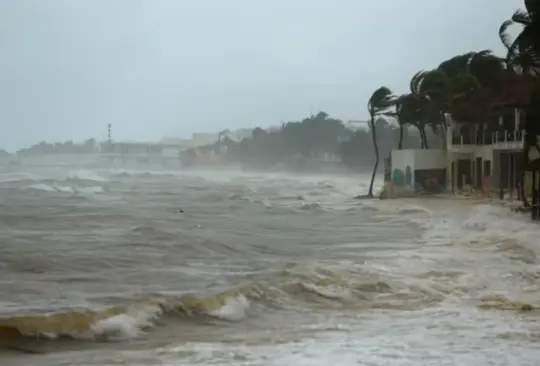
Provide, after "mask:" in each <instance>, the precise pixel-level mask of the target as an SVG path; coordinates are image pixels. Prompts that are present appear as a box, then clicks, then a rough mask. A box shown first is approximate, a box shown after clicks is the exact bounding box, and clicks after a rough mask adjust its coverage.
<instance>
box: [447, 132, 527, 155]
mask: <svg viewBox="0 0 540 366" xmlns="http://www.w3.org/2000/svg"><path fill="white" fill-rule="evenodd" d="M523 141H524V134H523V132H522V131H520V130H501V131H495V132H491V133H474V132H472V133H470V134H458V135H456V134H453V135H452V136H451V139H449V142H451V143H450V144H448V145H449V146H448V148H449V149H451V150H459V151H463V152H467V151H472V149H473V147H474V146H491V147H493V148H494V149H497V150H517V149H521V148H523Z"/></svg>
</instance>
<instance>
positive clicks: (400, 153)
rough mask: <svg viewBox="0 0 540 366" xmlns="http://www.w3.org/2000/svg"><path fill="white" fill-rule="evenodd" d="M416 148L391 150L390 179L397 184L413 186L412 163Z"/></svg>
mask: <svg viewBox="0 0 540 366" xmlns="http://www.w3.org/2000/svg"><path fill="white" fill-rule="evenodd" d="M416 151H417V150H409V149H405V150H392V181H393V182H394V184H395V185H397V186H408V187H411V188H413V187H414V163H415V152H416Z"/></svg>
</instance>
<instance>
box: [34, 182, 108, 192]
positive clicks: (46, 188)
mask: <svg viewBox="0 0 540 366" xmlns="http://www.w3.org/2000/svg"><path fill="white" fill-rule="evenodd" d="M23 189H26V190H32V191H40V192H47V193H66V194H80V195H94V194H99V193H104V192H105V191H106V189H105V188H104V187H102V186H89V187H80V186H75V185H73V186H69V185H62V184H57V183H56V184H54V183H53V184H44V183H38V184H32V185H29V186H26V187H24V188H23Z"/></svg>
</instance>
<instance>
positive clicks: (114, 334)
mask: <svg viewBox="0 0 540 366" xmlns="http://www.w3.org/2000/svg"><path fill="white" fill-rule="evenodd" d="M319 272H324V273H325V274H326V275H321V274H320V273H319V274H315V273H312V274H310V275H307V274H300V273H299V272H297V271H290V270H286V271H283V272H282V273H281V274H279V275H278V276H276V277H275V278H272V279H270V280H262V281H255V282H252V283H250V284H246V285H243V286H238V287H236V288H232V289H229V290H226V291H221V292H217V293H215V294H208V295H196V294H183V295H178V296H171V295H151V296H148V297H146V298H144V299H139V300H133V301H131V302H129V303H128V304H127V305H122V306H113V307H109V308H105V309H101V310H91V309H85V310H76V311H67V312H59V313H52V314H31V315H16V316H9V317H4V318H1V319H0V340H2V339H4V340H6V339H8V340H12V341H16V339H18V338H45V339H49V340H54V339H59V338H71V339H79V340H86V341H115V340H122V339H131V338H136V337H139V336H141V335H143V334H145V333H146V332H149V331H151V329H152V328H154V327H156V326H159V325H160V324H163V323H168V322H170V321H173V320H176V321H180V322H181V321H182V319H191V321H197V320H198V321H200V322H204V323H206V324H212V319H214V320H215V321H227V322H238V321H242V320H243V319H244V318H246V317H248V316H257V315H259V314H268V313H269V312H271V311H272V310H278V311H279V310H280V309H296V310H297V311H300V310H302V309H303V310H306V307H307V308H308V309H309V307H310V306H315V307H320V306H332V307H335V306H340V307H343V306H348V307H351V308H354V309H357V310H362V309H373V308H394V309H412V308H415V307H418V306H429V305H430V304H433V303H436V302H438V301H440V298H441V296H442V295H441V294H435V293H429V292H427V291H425V290H423V289H420V288H416V287H414V286H406V285H404V284H403V283H398V282H395V281H393V280H389V279H388V280H383V279H381V278H376V277H373V276H371V277H372V278H368V279H363V280H360V281H358V282H353V281H350V280H349V281H345V280H344V279H343V278H342V277H339V276H338V275H336V274H332V273H331V272H329V271H328V270H320V271H319ZM208 322H210V323H208Z"/></svg>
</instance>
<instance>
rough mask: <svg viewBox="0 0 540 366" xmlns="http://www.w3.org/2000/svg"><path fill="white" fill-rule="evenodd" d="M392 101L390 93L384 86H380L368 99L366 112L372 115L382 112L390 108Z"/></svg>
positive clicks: (392, 97) (392, 96)
mask: <svg viewBox="0 0 540 366" xmlns="http://www.w3.org/2000/svg"><path fill="white" fill-rule="evenodd" d="M393 99H394V95H393V93H392V91H391V90H390V89H389V88H388V87H386V86H381V87H380V88H379V89H377V90H375V91H374V92H373V94H372V95H371V98H369V101H368V110H369V112H370V113H371V114H372V115H375V114H377V113H380V112H383V111H384V110H385V109H388V108H389V107H391V106H392V101H393Z"/></svg>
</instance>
